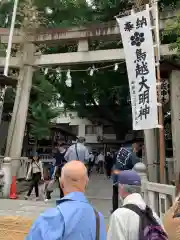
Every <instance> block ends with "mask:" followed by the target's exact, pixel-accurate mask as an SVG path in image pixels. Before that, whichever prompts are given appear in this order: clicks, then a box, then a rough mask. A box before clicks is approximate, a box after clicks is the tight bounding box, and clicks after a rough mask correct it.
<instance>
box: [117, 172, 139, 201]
mask: <svg viewBox="0 0 180 240" xmlns="http://www.w3.org/2000/svg"><path fill="white" fill-rule="evenodd" d="M118 184H119V195H120V197H121V198H122V199H124V198H126V197H127V196H128V195H130V194H132V193H141V178H140V177H139V175H138V174H137V173H136V172H135V171H134V170H125V171H122V172H120V174H119V176H118Z"/></svg>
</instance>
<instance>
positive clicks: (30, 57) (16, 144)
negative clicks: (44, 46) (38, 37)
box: [5, 43, 35, 182]
mask: <svg viewBox="0 0 180 240" xmlns="http://www.w3.org/2000/svg"><path fill="white" fill-rule="evenodd" d="M34 51H35V46H34V44H33V43H25V44H24V46H23V56H22V67H21V69H20V74H19V80H18V86H17V92H16V98H15V104H14V109H13V115H12V119H11V124H10V127H9V132H8V139H7V147H6V154H5V155H6V156H8V157H10V158H11V159H12V164H11V167H12V176H16V172H17V169H18V165H19V160H18V159H20V157H21V152H22V145H23V144H22V143H23V139H24V130H25V126H26V118H27V112H28V106H29V97H30V92H31V86H32V77H33V67H32V65H33V62H34ZM13 159H15V160H13ZM9 181H10V182H11V179H9Z"/></svg>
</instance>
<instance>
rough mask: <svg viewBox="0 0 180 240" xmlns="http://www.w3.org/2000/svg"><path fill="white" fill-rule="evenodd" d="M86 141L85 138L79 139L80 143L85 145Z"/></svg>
mask: <svg viewBox="0 0 180 240" xmlns="http://www.w3.org/2000/svg"><path fill="white" fill-rule="evenodd" d="M85 141H86V139H85V138H84V137H79V138H78V142H79V143H84V142H85Z"/></svg>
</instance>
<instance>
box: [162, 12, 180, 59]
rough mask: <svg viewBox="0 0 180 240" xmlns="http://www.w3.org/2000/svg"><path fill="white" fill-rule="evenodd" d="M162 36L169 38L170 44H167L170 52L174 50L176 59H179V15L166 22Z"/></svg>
mask: <svg viewBox="0 0 180 240" xmlns="http://www.w3.org/2000/svg"><path fill="white" fill-rule="evenodd" d="M163 36H165V37H167V36H168V37H170V39H171V42H170V44H169V49H170V50H176V51H177V55H176V57H177V58H178V60H179V58H180V13H178V14H177V16H176V17H175V18H173V19H172V20H168V21H167V23H166V26H165V30H164V32H163Z"/></svg>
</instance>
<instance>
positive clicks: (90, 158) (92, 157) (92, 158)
mask: <svg viewBox="0 0 180 240" xmlns="http://www.w3.org/2000/svg"><path fill="white" fill-rule="evenodd" d="M89 160H90V162H93V161H94V155H93V154H92V153H91V154H90V155H89Z"/></svg>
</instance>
